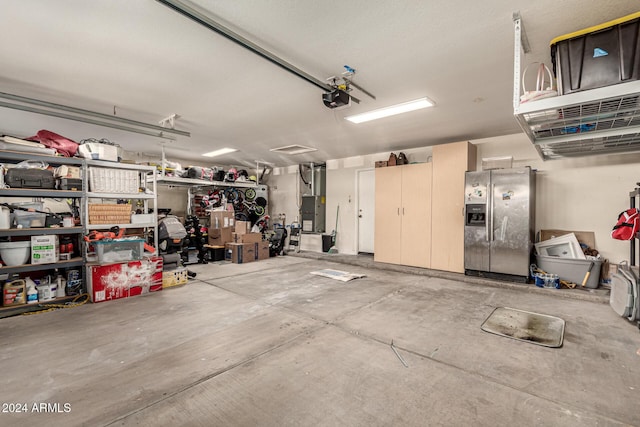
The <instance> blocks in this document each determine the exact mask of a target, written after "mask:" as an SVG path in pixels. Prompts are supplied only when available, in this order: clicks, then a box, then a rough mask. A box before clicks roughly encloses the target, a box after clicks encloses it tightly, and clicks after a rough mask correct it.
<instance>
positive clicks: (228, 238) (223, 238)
mask: <svg viewBox="0 0 640 427" xmlns="http://www.w3.org/2000/svg"><path fill="white" fill-rule="evenodd" d="M231 230H232V228H231V227H223V228H210V229H209V240H208V243H209V244H210V245H211V246H224V245H225V243H231V242H232V241H233V240H232V232H231Z"/></svg>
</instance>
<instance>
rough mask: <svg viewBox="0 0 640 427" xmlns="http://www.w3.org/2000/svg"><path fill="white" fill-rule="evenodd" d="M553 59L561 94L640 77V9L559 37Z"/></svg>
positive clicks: (553, 51) (554, 45) (552, 51)
mask: <svg viewBox="0 0 640 427" xmlns="http://www.w3.org/2000/svg"><path fill="white" fill-rule="evenodd" d="M551 61H552V63H553V72H554V74H555V75H556V77H557V80H558V92H559V94H560V95H566V94H569V93H573V92H580V91H583V90H588V89H595V88H599V87H604V86H610V85H614V84H618V83H625V82H629V81H633V80H638V79H640V12H638V13H634V14H632V15H627V16H625V17H622V18H620V19H616V20H613V21H609V22H605V23H604V24H600V25H597V26H594V27H590V28H586V29H584V30H581V31H577V32H574V33H570V34H565V35H563V36H560V37H556V38H555V39H553V40H552V41H551Z"/></svg>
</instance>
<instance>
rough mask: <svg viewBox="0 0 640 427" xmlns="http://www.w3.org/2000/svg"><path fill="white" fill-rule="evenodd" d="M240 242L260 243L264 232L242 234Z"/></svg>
mask: <svg viewBox="0 0 640 427" xmlns="http://www.w3.org/2000/svg"><path fill="white" fill-rule="evenodd" d="M239 236H240V242H238V243H259V242H262V233H245V234H240V235H239Z"/></svg>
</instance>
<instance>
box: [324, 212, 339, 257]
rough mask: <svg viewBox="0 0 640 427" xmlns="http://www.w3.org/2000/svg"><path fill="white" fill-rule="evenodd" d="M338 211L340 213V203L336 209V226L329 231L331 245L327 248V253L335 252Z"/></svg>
mask: <svg viewBox="0 0 640 427" xmlns="http://www.w3.org/2000/svg"><path fill="white" fill-rule="evenodd" d="M338 213H340V205H338V208H337V209H336V228H334V229H333V232H332V233H331V247H330V248H329V251H328V252H327V253H328V254H337V253H338V248H336V241H337V240H338V239H337V234H338Z"/></svg>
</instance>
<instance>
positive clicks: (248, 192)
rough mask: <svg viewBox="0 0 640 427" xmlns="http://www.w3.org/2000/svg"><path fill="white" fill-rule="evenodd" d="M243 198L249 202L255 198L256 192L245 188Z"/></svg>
mask: <svg viewBox="0 0 640 427" xmlns="http://www.w3.org/2000/svg"><path fill="white" fill-rule="evenodd" d="M244 198H245V199H247V200H248V201H250V202H251V201H252V200H253V199H255V198H256V190H254V189H253V188H247V189H246V190H245V192H244Z"/></svg>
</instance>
